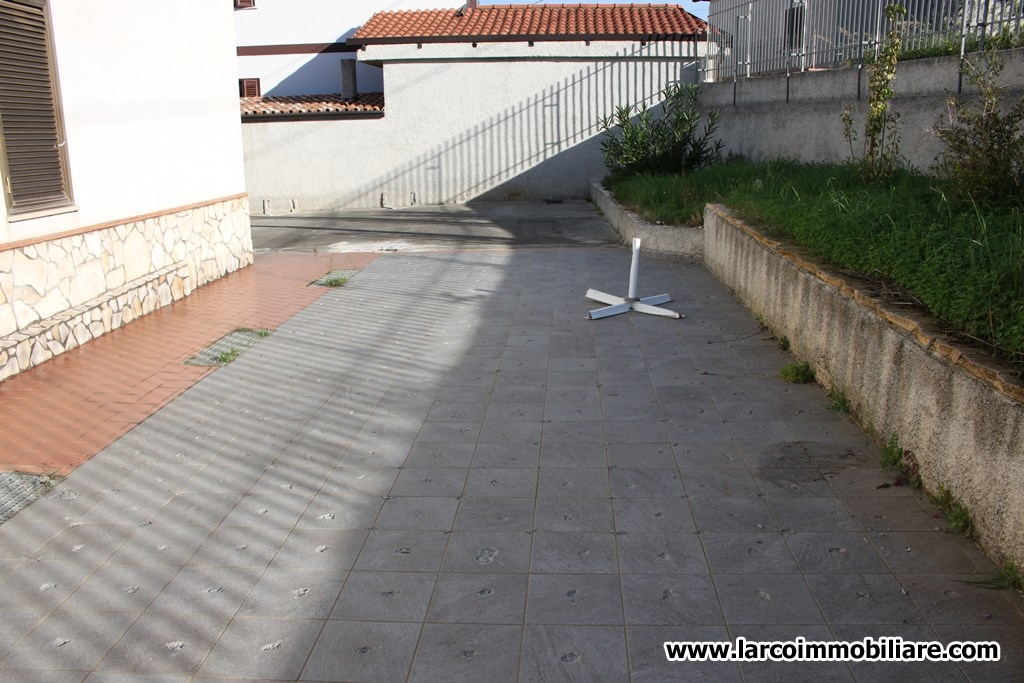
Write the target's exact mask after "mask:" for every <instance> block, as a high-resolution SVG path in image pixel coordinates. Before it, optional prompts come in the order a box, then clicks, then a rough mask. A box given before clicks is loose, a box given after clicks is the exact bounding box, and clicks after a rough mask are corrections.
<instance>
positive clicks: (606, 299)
mask: <svg viewBox="0 0 1024 683" xmlns="http://www.w3.org/2000/svg"><path fill="white" fill-rule="evenodd" d="M639 271H640V239H639V238H633V261H632V263H630V266H629V294H628V295H627V296H626V297H621V296H614V295H612V294H605V293H604V292H599V291H597V290H596V289H588V290H587V298H588V299H592V300H593V301H600V302H601V303H603V304H608V305H607V306H605V307H604V308H598V309H597V310H594V311H591V312H590V313H588V314H587V318H589V319H590V320H597V319H598V318H607V317H608V316H611V315H618V314H619V313H625V312H627V311H636V312H637V313H647V314H649V315H660V316H662V317H665V318H684V317H686V316H684V315H683V314H682V313H677V312H675V311H670V310H668V309H667V308H658V304H664V303H667V302H669V301H672V297H671V296H669V295H668V294H656V295H654V296H645V297H644V298H642V299H638V298H636V281H637V277H638V275H639Z"/></svg>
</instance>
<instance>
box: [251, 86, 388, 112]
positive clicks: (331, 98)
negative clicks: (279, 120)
mask: <svg viewBox="0 0 1024 683" xmlns="http://www.w3.org/2000/svg"><path fill="white" fill-rule="evenodd" d="M239 99H240V100H241V107H242V116H243V117H258V116H302V115H309V116H315V115H329V114H382V113H384V93H379V92H376V93H360V94H359V95H356V96H355V97H354V98H351V99H342V97H341V95H289V96H278V97H242V98H239Z"/></svg>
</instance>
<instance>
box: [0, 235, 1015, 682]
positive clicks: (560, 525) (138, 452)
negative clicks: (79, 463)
mask: <svg viewBox="0 0 1024 683" xmlns="http://www.w3.org/2000/svg"><path fill="white" fill-rule="evenodd" d="M627 268H628V252H627V251H625V250H623V249H603V248H596V249H595V248H580V247H573V248H548V249H533V250H529V249H523V250H495V251H469V250H466V251H444V252H442V251H438V252H428V251H423V252H407V253H400V254H394V255H388V256H385V257H382V258H380V259H379V260H378V261H376V262H375V263H374V264H373V265H371V266H369V267H368V268H367V269H366V270H364V271H363V272H361V273H360V274H359V275H358V277H355V278H353V279H352V280H351V281H350V282H349V284H348V285H346V287H345V288H344V289H339V290H333V291H331V292H329V293H328V294H326V295H325V296H324V297H323V298H322V299H321V300H320V301H319V302H317V304H316V305H314V306H311V307H309V308H308V309H307V310H306V311H304V312H302V313H300V314H299V315H297V316H296V317H295V318H293V319H292V320H291V321H289V322H288V323H286V324H285V325H283V326H282V327H281V328H280V329H279V330H278V332H277V333H275V334H274V335H273V336H272V337H269V338H267V339H266V340H264V341H263V342H261V344H260V345H259V347H258V348H256V349H254V351H252V352H250V353H248V354H246V355H244V356H242V357H240V358H239V359H238V360H237V361H236V362H235V363H232V364H231V365H230V366H227V367H225V368H221V369H219V370H217V371H216V372H215V373H213V374H211V375H210V376H209V377H207V378H206V379H204V380H203V381H202V382H201V383H199V384H198V385H196V386H195V387H193V388H192V389H191V390H189V391H187V392H186V393H185V394H184V395H182V396H181V397H180V398H178V399H177V400H175V401H173V402H172V403H171V404H169V405H168V406H167V407H165V409H164V410H162V411H161V412H160V413H158V414H157V415H155V416H153V417H152V418H151V419H150V420H147V421H146V422H145V423H143V424H142V425H141V426H139V427H138V428H136V429H135V430H133V431H132V432H130V433H129V434H127V435H125V437H123V438H122V439H121V440H119V441H118V442H117V443H115V444H113V445H111V446H110V447H109V448H107V449H106V450H105V451H104V452H103V453H101V454H99V455H98V456H96V458H94V459H93V460H92V461H90V462H89V463H87V464H86V465H84V466H83V467H82V468H80V469H79V470H78V471H77V472H75V473H73V474H72V475H71V476H70V477H69V478H68V479H67V480H66V481H64V482H62V483H61V485H60V486H59V487H58V488H57V489H55V490H54V491H52V492H50V493H49V494H48V495H47V496H46V497H44V498H42V499H40V500H39V501H36V502H35V503H33V504H32V505H31V506H30V507H29V508H27V509H25V510H23V511H22V512H20V513H19V514H18V515H17V516H16V517H15V518H14V519H12V520H11V521H9V522H7V523H6V524H4V525H3V526H0V544H2V546H3V548H4V556H3V557H2V558H0V607H2V608H3V610H4V618H3V619H2V620H0V679H2V680H4V681H22V680H24V681H33V682H35V681H47V680H55V681H57V680H59V681H64V680H67V681H82V680H88V681H94V682H114V681H129V680H130V681H152V682H154V683H156V682H165V681H174V682H176V683H177V682H184V681H205V680H209V681H214V680H216V681H242V680H245V681H250V680H292V681H295V680H303V681H403V680H408V681H433V680H453V681H461V680H464V681H479V680H491V681H516V680H518V681H524V682H525V681H537V680H560V681H604V680H609V681H612V680H614V681H620V680H632V681H662V680H697V679H701V678H707V679H710V680H722V681H740V680H742V681H762V680H790V679H791V680H826V681H827V680H834V681H874V680H892V678H893V677H896V676H898V677H900V678H901V679H902V680H906V681H918V680H922V681H923V680H928V681H931V680H940V681H945V680H950V681H964V680H971V681H982V680H984V681H989V680H1019V678H1020V673H1021V671H1024V661H1022V657H1024V655H1022V653H1024V635H1022V634H1024V616H1022V607H1024V601H1022V598H1021V596H1020V595H1019V594H1017V593H1014V592H1011V591H1000V590H989V589H986V588H985V587H983V586H982V585H980V583H981V582H984V580H985V579H988V578H991V577H992V576H993V575H994V574H995V572H996V567H995V566H994V565H993V564H992V563H991V562H990V561H989V560H988V559H987V558H985V556H984V555H983V554H982V553H981V552H980V551H979V550H978V549H977V548H976V547H975V546H973V545H972V544H971V543H970V542H968V541H966V540H964V539H962V538H959V537H957V536H955V535H953V534H951V533H950V532H949V531H948V528H947V525H946V524H945V523H944V522H943V521H942V520H941V519H940V518H938V517H937V516H936V514H935V512H934V510H932V509H931V507H930V505H929V503H928V501H927V500H926V499H925V498H923V497H922V496H921V495H920V494H918V493H916V492H914V491H912V490H909V489H905V488H900V487H891V486H887V484H888V483H889V481H888V478H887V476H886V475H885V474H884V473H883V472H881V471H880V470H879V468H878V466H877V462H878V457H879V452H878V450H877V449H876V448H875V447H874V446H873V445H872V443H871V441H870V439H868V438H867V436H866V435H865V434H864V433H863V431H862V430H860V429H859V428H858V427H857V426H856V425H855V424H854V423H853V422H852V421H851V420H850V419H849V417H848V416H846V415H842V414H837V413H833V412H831V411H828V410H826V409H825V408H824V404H825V396H824V394H823V392H822V391H821V389H820V388H818V387H816V386H813V385H812V386H793V385H788V384H785V383H784V382H781V381H780V380H778V379H777V377H776V373H777V370H778V368H779V367H781V366H782V365H784V364H785V363H786V362H789V360H790V359H789V358H788V356H787V355H786V354H784V353H782V352H781V351H779V349H778V348H777V344H776V343H775V342H774V341H773V340H772V339H770V338H768V335H767V334H759V333H758V331H757V330H758V328H757V324H756V322H755V321H754V320H753V318H752V317H751V316H750V315H749V314H748V313H747V312H746V311H744V310H743V308H742V307H741V306H740V305H739V304H738V303H737V302H736V301H735V299H733V298H732V296H731V294H730V293H729V292H728V291H726V290H725V289H724V288H723V287H722V286H721V285H719V284H718V283H717V282H716V281H715V280H714V278H713V277H712V276H710V274H709V273H707V271H705V270H704V269H703V268H702V267H701V266H699V265H695V264H690V263H685V262H673V261H657V260H649V259H644V261H643V265H642V268H641V280H640V287H641V289H642V290H644V291H647V290H648V289H650V290H651V291H654V290H657V291H667V292H670V293H672V295H673V296H674V298H675V301H674V302H673V303H672V304H671V305H672V306H674V307H677V308H678V309H680V310H683V311H685V312H686V313H687V316H688V317H687V318H686V319H685V320H682V321H675V320H667V319H656V318H649V317H645V316H641V315H638V314H630V315H625V316H619V317H616V318H609V319H604V320H598V321H589V320H585V319H584V314H585V313H586V311H587V310H588V309H589V308H590V307H592V306H591V304H590V303H589V302H587V301H586V300H585V298H584V296H583V293H584V292H585V290H586V289H587V288H588V287H596V288H600V289H604V290H608V291H618V289H619V288H620V287H622V286H623V285H624V280H625V275H626V272H627ZM213 402H216V406H217V410H216V416H215V418H214V416H211V414H210V405H211V404H212V403H213ZM741 635H742V636H744V637H747V638H750V639H760V640H779V639H782V640H786V639H792V638H796V637H798V636H803V637H805V638H807V639H809V640H811V639H813V640H833V639H849V638H863V637H865V636H867V635H872V636H885V635H890V636H891V635H901V636H903V637H905V638H908V639H915V640H931V639H943V640H951V639H958V640H978V639H980V640H989V639H991V640H998V641H999V642H1000V643H1001V644H1002V645H1003V648H1004V649H1003V652H1004V659H1003V661H1000V662H994V663H970V664H968V663H934V664H927V665H913V666H911V665H906V664H899V663H886V664H870V663H809V662H805V663H789V664H783V663H758V664H753V663H745V664H736V663H715V662H696V661H694V662H685V663H683V662H678V663H676V662H668V661H667V660H666V658H665V656H664V650H663V648H662V643H663V642H664V641H666V640H722V639H731V638H735V637H737V636H741Z"/></svg>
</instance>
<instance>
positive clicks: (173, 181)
mask: <svg viewBox="0 0 1024 683" xmlns="http://www.w3.org/2000/svg"><path fill="white" fill-rule="evenodd" d="M50 14H51V18H52V30H53V42H54V46H55V52H56V62H57V71H58V76H59V84H60V86H59V87H60V101H61V105H62V109H63V114H64V127H65V132H66V138H67V145H68V156H69V161H70V178H71V185H72V190H73V195H74V200H75V204H76V205H77V210H76V211H73V212H69V213H63V214H60V215H57V216H51V217H48V218H42V219H32V220H17V221H9V220H7V216H6V215H5V211H4V209H3V205H2V203H0V244H2V243H4V242H12V241H19V240H26V239H35V238H40V237H44V236H46V235H49V234H53V233H59V232H65V231H71V230H78V229H82V228H87V227H89V226H92V225H97V224H100V223H106V222H112V221H119V220H122V219H125V218H129V217H132V216H138V215H143V214H148V213H153V212H159V211H162V210H169V209H173V208H175V207H178V206H185V205H189V204H194V203H200V202H207V201H210V200H214V199H217V198H222V197H228V196H231V195H237V194H239V193H242V192H244V191H245V182H244V174H243V166H242V145H241V134H240V131H239V126H238V98H237V80H236V78H237V77H236V74H235V59H234V45H233V43H232V39H231V36H232V32H233V21H234V18H233V13H232V8H231V4H230V3H228V2H211V1H210V0H175V2H165V3H147V2H138V0H92V1H90V2H81V0H51V1H50Z"/></svg>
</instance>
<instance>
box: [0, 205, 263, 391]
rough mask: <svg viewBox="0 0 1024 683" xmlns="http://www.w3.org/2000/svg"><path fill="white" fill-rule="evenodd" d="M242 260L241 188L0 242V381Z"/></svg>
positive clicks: (246, 245) (245, 253) (245, 250)
mask: <svg viewBox="0 0 1024 683" xmlns="http://www.w3.org/2000/svg"><path fill="white" fill-rule="evenodd" d="M252 260H253V251H252V235H251V232H250V229H249V208H248V202H247V200H246V199H245V198H244V197H241V198H232V199H225V200H220V201H216V202H213V203H210V204H204V205H200V206H197V207H190V208H186V209H178V210H173V211H170V212H168V213H165V214H161V215H158V216H153V217H147V218H141V219H139V220H133V221H128V222H125V223H121V224H117V225H112V226H104V227H100V228H97V229H96V230H93V231H91V232H85V233H80V234H75V235H71V236H67V237H58V238H54V239H51V240H46V241H42V242H38V243H34V244H28V245H23V246H15V247H12V248H7V249H3V248H0V380H3V379H6V378H7V377H10V376H11V375H14V374H16V373H18V372H21V371H23V370H27V369H28V368H30V367H32V366H34V365H38V364H39V363H42V362H44V361H46V360H49V359H50V358H52V357H54V356H56V355H59V354H61V353H64V352H65V351H68V350H70V349H73V348H75V347H77V346H80V345H82V344H84V343H85V342H87V341H89V340H91V339H94V338H96V337H98V336H100V335H103V334H106V333H107V332H110V331H111V330H114V329H117V328H118V327H120V326H121V325H124V324H126V323H128V322H130V321H131V320H134V319H135V318H138V317H139V316H142V315H146V314H147V313H151V312H153V311H155V310H156V309H158V308H160V307H162V306H166V305H168V304H170V303H171V302H173V301H177V300H178V299H181V298H183V297H186V296H188V295H189V294H191V293H192V292H193V291H194V290H195V289H196V288H197V287H201V286H202V285H204V284H206V283H208V282H211V281H212V280H216V279H217V278H219V277H223V276H224V275H227V274H228V273H230V272H233V271H235V270H238V269H239V268H242V267H245V266H247V265H250V264H251V263H252Z"/></svg>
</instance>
